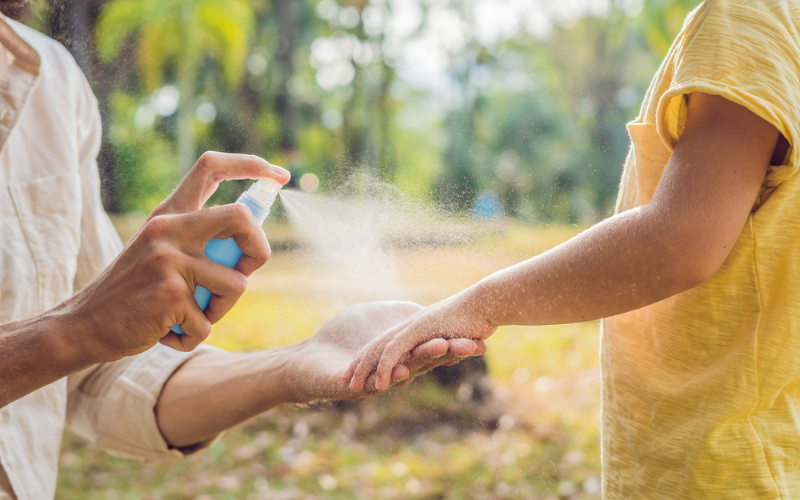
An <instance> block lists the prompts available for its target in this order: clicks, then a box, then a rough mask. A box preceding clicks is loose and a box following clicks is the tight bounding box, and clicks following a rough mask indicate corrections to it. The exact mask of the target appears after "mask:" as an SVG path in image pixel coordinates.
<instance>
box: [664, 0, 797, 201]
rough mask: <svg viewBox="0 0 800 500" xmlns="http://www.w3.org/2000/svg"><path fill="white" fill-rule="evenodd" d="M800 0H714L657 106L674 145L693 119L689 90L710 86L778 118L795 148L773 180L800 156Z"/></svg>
mask: <svg viewBox="0 0 800 500" xmlns="http://www.w3.org/2000/svg"><path fill="white" fill-rule="evenodd" d="M798 20H800V2H795V1H789V0H738V1H737V0H709V1H707V3H706V4H705V5H704V6H703V7H701V10H700V12H698V15H697V17H696V18H695V20H694V23H693V25H692V26H690V27H688V29H687V31H686V32H685V34H684V39H683V40H682V41H681V47H680V49H679V50H677V51H675V53H674V54H673V57H674V58H675V60H674V61H673V65H672V68H673V69H672V71H673V74H672V76H671V79H670V81H671V83H670V86H669V88H668V89H667V91H666V92H665V93H664V94H663V95H662V97H661V99H660V101H659V103H658V110H657V118H656V121H657V126H658V133H659V135H660V136H661V139H662V141H663V142H664V144H666V145H667V147H669V148H670V149H672V148H674V146H675V144H676V143H677V142H678V139H679V138H680V135H681V133H682V132H683V128H684V125H685V123H686V112H687V96H688V94H690V93H692V92H705V93H708V94H715V95H720V96H722V97H725V98H726V99H728V100H730V101H732V102H735V103H737V104H740V105H742V106H744V107H746V108H748V109H749V110H751V111H752V112H754V113H755V114H757V115H758V116H760V117H761V118H763V119H765V120H767V121H768V122H770V123H771V124H773V125H774V126H775V127H776V128H777V129H778V130H779V131H780V132H781V134H783V136H784V137H786V139H787V140H788V141H789V143H790V145H791V148H790V150H789V154H788V155H787V161H785V162H784V164H783V165H779V166H773V167H772V168H771V169H770V171H769V172H768V174H767V178H766V180H765V185H766V186H770V185H771V186H772V187H775V186H777V185H778V184H780V183H781V182H783V181H784V180H786V179H788V178H789V177H790V176H791V175H792V174H794V172H795V170H796V169H797V167H798V164H799V163H800V152H799V151H798V149H797V147H796V145H797V144H798V141H800V37H799V36H798V28H800V26H798V25H797V24H798Z"/></svg>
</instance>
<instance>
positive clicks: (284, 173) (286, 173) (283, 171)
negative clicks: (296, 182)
mask: <svg viewBox="0 0 800 500" xmlns="http://www.w3.org/2000/svg"><path fill="white" fill-rule="evenodd" d="M270 166H271V167H272V170H273V171H274V172H275V173H276V174H278V175H281V176H290V177H291V175H292V174H290V173H289V171H288V170H286V169H285V168H283V167H279V166H277V165H271V164H270Z"/></svg>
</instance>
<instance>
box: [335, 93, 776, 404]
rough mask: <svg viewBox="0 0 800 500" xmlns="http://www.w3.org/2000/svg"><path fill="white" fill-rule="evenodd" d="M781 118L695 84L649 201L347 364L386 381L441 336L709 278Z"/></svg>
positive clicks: (541, 320)
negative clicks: (774, 120) (774, 121)
mask: <svg viewBox="0 0 800 500" xmlns="http://www.w3.org/2000/svg"><path fill="white" fill-rule="evenodd" d="M778 137H779V133H778V131H777V129H776V128H775V127H774V126H773V125H771V124H770V123H768V122H767V121H765V120H763V119H761V118H760V117H758V116H757V115H755V114H754V113H752V112H751V111H749V110H748V109H746V108H744V107H742V106H739V105H737V104H734V103H733V102H731V101H728V100H726V99H724V98H722V97H719V96H713V95H708V94H701V93H694V94H692V95H691V98H690V100H689V111H688V116H687V120H686V128H685V130H684V132H683V135H682V136H681V138H680V141H679V142H678V144H677V145H676V147H675V150H674V152H673V154H672V156H671V158H670V160H669V162H668V163H667V166H666V168H665V170H664V174H663V176H662V178H661V180H660V182H659V184H658V188H657V190H656V193H655V195H654V197H653V200H652V202H651V203H650V204H649V205H645V206H641V207H638V208H635V209H633V210H629V211H627V212H624V213H621V214H619V215H616V216H614V217H611V218H609V219H607V220H605V221H603V222H601V223H600V224H597V225H596V226H594V227H592V228H590V229H589V230H587V231H585V232H583V233H581V234H579V235H578V236H576V237H574V238H572V239H571V240H569V241H567V242H566V243H563V244H561V245H559V246H557V247H555V248H553V249H551V250H549V251H547V252H545V253H543V254H541V255H539V256H537V257H534V258H532V259H529V260H527V261H524V262H522V263H520V264H517V265H515V266H512V267H510V268H507V269H504V270H502V271H499V272H497V273H495V274H493V275H491V276H489V277H487V278H485V279H483V280H481V281H480V282H478V283H477V284H475V285H473V286H472V287H470V288H468V289H466V290H464V291H463V292H461V293H459V294H457V295H455V296H453V297H450V298H448V299H445V300H444V301H442V302H439V303H438V304H435V305H433V306H431V307H429V308H427V309H425V310H423V311H421V312H420V313H419V314H418V315H417V316H416V317H415V318H412V319H411V320H409V321H407V322H405V323H404V324H401V325H398V326H397V327H395V328H394V329H392V330H389V331H388V332H386V334H384V335H383V336H382V337H380V338H378V339H376V340H375V341H373V342H372V343H371V344H369V345H368V346H367V347H366V348H364V350H362V352H361V353H360V354H359V355H358V356H357V357H356V358H355V360H354V361H353V364H352V365H351V366H350V368H349V369H348V370H347V371H346V372H345V374H344V377H345V378H351V382H350V387H351V389H353V390H356V391H360V390H361V389H363V387H364V383H365V381H366V379H367V377H368V376H369V375H370V373H372V371H373V370H377V379H376V380H377V382H376V385H377V387H378V389H383V388H385V387H386V386H387V385H388V383H389V374H390V373H391V370H392V368H393V367H394V366H395V365H396V364H397V362H398V360H399V359H400V358H401V356H403V355H404V354H405V353H407V352H409V351H410V350H411V349H413V348H414V347H415V346H417V345H419V344H421V343H423V342H425V341H427V340H430V339H432V338H436V337H443V338H457V337H463V338H473V339H481V340H483V339H485V338H487V337H488V336H489V335H491V334H492V333H493V332H494V330H495V329H496V328H497V327H498V326H502V325H543V324H558V323H573V322H579V321H588V320H593V319H598V318H604V317H609V316H614V315H616V314H620V313H624V312H627V311H631V310H634V309H638V308H640V307H643V306H646V305H649V304H652V303H655V302H658V301H660V300H663V299H665V298H667V297H670V296H672V295H675V294H678V293H680V292H683V291H685V290H688V289H690V288H692V287H694V286H696V285H698V284H700V283H702V282H703V281H705V280H707V279H709V278H710V277H711V276H712V275H713V274H714V273H715V272H716V271H717V269H718V268H719V267H720V265H721V264H722V262H723V261H724V260H725V258H726V257H727V256H728V253H729V252H730V250H731V247H732V246H733V245H734V243H735V242H736V240H737V238H738V237H739V234H740V233H741V231H742V228H743V226H744V224H745V222H746V221H747V218H748V216H749V214H750V211H751V209H752V207H753V204H754V202H755V199H756V196H757V194H758V192H759V189H760V187H761V185H762V182H763V180H764V176H765V175H766V172H767V169H768V167H769V164H770V159H771V158H772V156H773V153H774V152H775V149H776V144H777V141H778Z"/></svg>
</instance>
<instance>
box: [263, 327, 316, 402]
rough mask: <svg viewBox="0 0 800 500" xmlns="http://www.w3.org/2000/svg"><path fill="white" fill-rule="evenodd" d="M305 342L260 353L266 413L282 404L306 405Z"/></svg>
mask: <svg viewBox="0 0 800 500" xmlns="http://www.w3.org/2000/svg"><path fill="white" fill-rule="evenodd" d="M304 346H305V342H300V343H298V344H293V345H289V346H285V347H277V348H275V349H269V350H266V351H263V352H260V353H258V356H259V363H260V364H261V366H262V368H261V370H260V371H261V381H260V383H261V386H262V387H263V388H265V390H264V391H262V392H263V394H264V398H265V401H264V406H265V409H264V410H262V411H266V410H268V409H270V408H273V407H275V406H279V405H281V404H287V403H289V404H299V403H306V402H308V401H310V399H306V396H307V394H306V393H307V390H306V388H305V385H304V384H303V382H304V380H303V378H304V377H303V374H302V373H301V369H300V367H301V366H302V361H303V355H304Z"/></svg>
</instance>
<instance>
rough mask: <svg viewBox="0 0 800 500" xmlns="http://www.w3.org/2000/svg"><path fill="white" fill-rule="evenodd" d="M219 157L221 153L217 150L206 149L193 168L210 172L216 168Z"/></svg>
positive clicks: (202, 171)
mask: <svg viewBox="0 0 800 500" xmlns="http://www.w3.org/2000/svg"><path fill="white" fill-rule="evenodd" d="M218 157H219V153H217V152H216V151H206V152H205V153H203V154H201V155H200V157H199V158H198V159H197V161H196V162H195V164H194V167H192V169H193V170H195V171H197V172H199V173H203V174H205V173H208V172H209V171H210V170H213V169H214V165H215V164H216V163H217V161H216V160H217V158H218Z"/></svg>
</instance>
